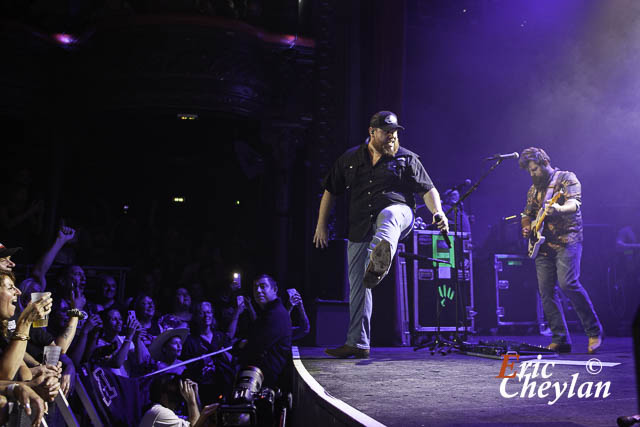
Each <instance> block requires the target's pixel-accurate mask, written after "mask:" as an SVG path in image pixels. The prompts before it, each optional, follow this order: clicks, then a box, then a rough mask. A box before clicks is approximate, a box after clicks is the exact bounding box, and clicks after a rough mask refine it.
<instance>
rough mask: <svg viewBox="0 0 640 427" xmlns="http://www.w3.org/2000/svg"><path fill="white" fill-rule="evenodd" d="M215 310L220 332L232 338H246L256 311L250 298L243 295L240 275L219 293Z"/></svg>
mask: <svg viewBox="0 0 640 427" xmlns="http://www.w3.org/2000/svg"><path fill="white" fill-rule="evenodd" d="M235 275H236V273H234V276H235ZM214 308H215V313H216V319H217V320H218V322H219V324H220V326H219V329H220V330H222V331H225V332H226V333H227V335H228V336H229V337H230V338H236V337H246V335H247V333H248V332H247V331H248V328H249V324H250V323H251V322H252V321H253V320H255V318H256V311H255V309H254V308H253V305H252V304H251V300H250V298H247V297H246V296H244V295H242V284H241V281H240V275H239V274H238V275H237V276H236V277H233V278H232V279H231V280H230V281H228V282H226V283H225V286H223V287H222V289H221V290H220V291H219V292H218V293H217V295H216V299H215V302H214Z"/></svg>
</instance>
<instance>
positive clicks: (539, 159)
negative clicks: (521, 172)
mask: <svg viewBox="0 0 640 427" xmlns="http://www.w3.org/2000/svg"><path fill="white" fill-rule="evenodd" d="M529 162H534V163H536V164H538V165H541V166H546V165H548V164H549V163H551V157H549V155H548V154H547V153H546V152H545V151H544V150H543V149H542V148H537V147H529V148H526V149H525V150H524V151H523V152H522V154H520V160H518V164H519V165H520V168H521V169H527V168H528V167H529Z"/></svg>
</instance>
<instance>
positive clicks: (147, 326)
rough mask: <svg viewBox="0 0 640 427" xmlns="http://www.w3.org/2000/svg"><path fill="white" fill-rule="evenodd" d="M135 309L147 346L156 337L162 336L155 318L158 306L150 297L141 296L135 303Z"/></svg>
mask: <svg viewBox="0 0 640 427" xmlns="http://www.w3.org/2000/svg"><path fill="white" fill-rule="evenodd" d="M133 308H134V311H135V314H136V319H137V320H138V322H140V327H141V328H142V334H141V337H142V340H143V342H144V343H145V345H149V344H151V341H153V339H154V338H155V337H157V336H158V335H160V327H159V326H158V322H157V321H156V318H155V315H156V304H155V302H154V301H153V299H152V298H151V297H150V296H149V295H146V294H140V295H138V297H137V298H136V299H135V300H134V301H133Z"/></svg>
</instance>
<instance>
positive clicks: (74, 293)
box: [71, 286, 87, 310]
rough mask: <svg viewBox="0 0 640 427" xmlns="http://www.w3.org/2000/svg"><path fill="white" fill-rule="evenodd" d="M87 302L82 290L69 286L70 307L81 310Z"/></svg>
mask: <svg viewBox="0 0 640 427" xmlns="http://www.w3.org/2000/svg"><path fill="white" fill-rule="evenodd" d="M86 303H87V299H86V298H85V296H84V292H82V290H80V289H78V288H77V287H76V286H73V287H72V288H71V308H77V309H78V310H82V309H83V308H84V306H85V304H86Z"/></svg>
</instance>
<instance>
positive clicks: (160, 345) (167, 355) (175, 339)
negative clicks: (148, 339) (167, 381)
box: [149, 328, 189, 375]
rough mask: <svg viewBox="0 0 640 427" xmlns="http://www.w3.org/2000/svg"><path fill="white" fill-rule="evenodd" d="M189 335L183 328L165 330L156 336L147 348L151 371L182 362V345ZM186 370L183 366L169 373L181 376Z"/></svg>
mask: <svg viewBox="0 0 640 427" xmlns="http://www.w3.org/2000/svg"><path fill="white" fill-rule="evenodd" d="M187 335H189V330H188V329H185V328H180V329H167V330H166V331H164V332H162V333H161V334H160V335H158V336H157V337H156V338H155V339H154V340H153V342H152V343H151V345H150V346H149V353H150V354H151V359H152V364H153V365H154V366H153V368H154V369H153V370H158V369H163V368H166V367H168V366H171V365H173V364H176V363H180V362H182V360H181V359H180V355H181V354H182V345H183V344H184V340H185V338H187ZM185 369H186V366H185V365H182V366H178V367H177V368H174V369H170V370H169V371H167V372H169V373H174V374H178V375H181V374H182V372H184V370H185Z"/></svg>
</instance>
